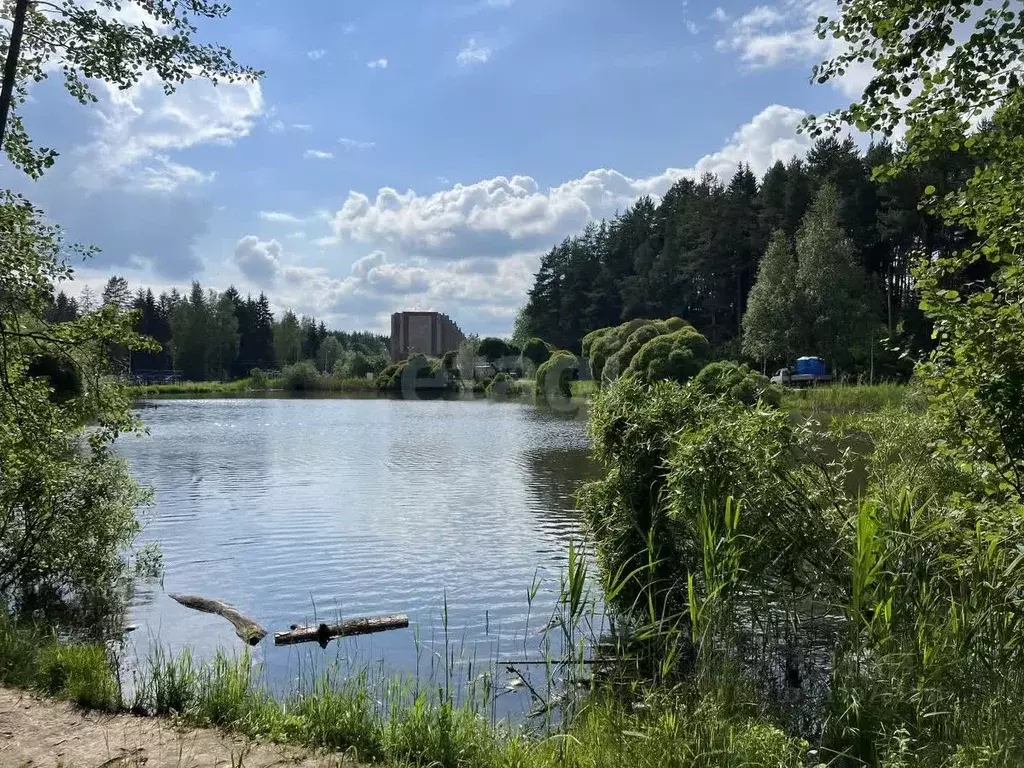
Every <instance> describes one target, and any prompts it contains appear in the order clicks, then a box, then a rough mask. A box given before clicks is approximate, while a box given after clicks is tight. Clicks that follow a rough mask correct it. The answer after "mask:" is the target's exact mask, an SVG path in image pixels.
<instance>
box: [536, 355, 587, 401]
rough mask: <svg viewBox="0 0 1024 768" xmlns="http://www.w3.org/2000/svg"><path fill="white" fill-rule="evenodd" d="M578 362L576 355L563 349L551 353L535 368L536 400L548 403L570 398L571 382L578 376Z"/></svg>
mask: <svg viewBox="0 0 1024 768" xmlns="http://www.w3.org/2000/svg"><path fill="white" fill-rule="evenodd" d="M579 370H580V364H579V360H577V359H576V355H574V354H573V353H572V352H567V351H565V350H564V349H560V350H557V351H555V352H553V353H552V354H551V357H550V358H549V359H548V361H547V362H546V363H544V364H543V365H541V366H540V367H539V368H538V369H537V378H536V379H535V381H534V393H535V394H536V396H537V402H540V403H547V404H548V405H556V404H564V403H566V402H568V401H569V400H570V399H571V398H572V383H573V382H574V381H575V380H576V379H578V378H579Z"/></svg>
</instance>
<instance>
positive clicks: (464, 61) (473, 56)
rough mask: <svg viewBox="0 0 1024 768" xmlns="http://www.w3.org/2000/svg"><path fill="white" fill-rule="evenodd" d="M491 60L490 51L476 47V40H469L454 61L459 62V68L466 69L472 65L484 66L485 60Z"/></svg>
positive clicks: (484, 47)
mask: <svg viewBox="0 0 1024 768" xmlns="http://www.w3.org/2000/svg"><path fill="white" fill-rule="evenodd" d="M490 58H491V49H490V48H488V47H486V46H482V45H478V44H477V42H476V40H474V39H470V41H469V42H468V43H466V45H465V46H464V47H463V48H462V50H461V51H459V54H458V56H456V57H455V60H456V61H457V62H459V66H460V67H468V66H470V65H472V64H486V63H487V60H488V59H490Z"/></svg>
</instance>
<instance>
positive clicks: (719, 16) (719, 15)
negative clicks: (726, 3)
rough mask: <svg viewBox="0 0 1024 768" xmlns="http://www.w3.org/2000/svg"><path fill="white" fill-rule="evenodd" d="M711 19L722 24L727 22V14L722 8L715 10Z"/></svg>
mask: <svg viewBox="0 0 1024 768" xmlns="http://www.w3.org/2000/svg"><path fill="white" fill-rule="evenodd" d="M711 18H712V19H714V20H715V21H717V22H718V23H719V24H723V23H725V22H727V21H728V20H729V14H728V13H726V12H725V9H723V8H715V10H714V13H712V14H711Z"/></svg>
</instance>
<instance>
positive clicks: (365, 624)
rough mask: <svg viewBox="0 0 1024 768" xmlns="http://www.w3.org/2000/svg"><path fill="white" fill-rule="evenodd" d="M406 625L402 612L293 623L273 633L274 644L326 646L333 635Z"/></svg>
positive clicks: (376, 630) (362, 632) (405, 617)
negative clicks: (313, 623) (305, 624)
mask: <svg viewBox="0 0 1024 768" xmlns="http://www.w3.org/2000/svg"><path fill="white" fill-rule="evenodd" d="M408 626H409V617H408V616H406V615H405V614H404V613H397V614H392V615H390V616H364V617H362V618H358V619H346V620H345V621H342V622H339V623H338V624H320V625H319V626H315V627H300V626H298V625H295V624H293V625H292V628H291V629H290V630H288V631H287V632H277V633H276V634H275V635H274V645H295V644H296V643H320V647H321V648H326V647H327V643H328V642H330V640H331V639H332V638H335V637H348V636H349V635H369V634H372V633H373V632H386V631H388V630H389V629H405V628H406V627H408Z"/></svg>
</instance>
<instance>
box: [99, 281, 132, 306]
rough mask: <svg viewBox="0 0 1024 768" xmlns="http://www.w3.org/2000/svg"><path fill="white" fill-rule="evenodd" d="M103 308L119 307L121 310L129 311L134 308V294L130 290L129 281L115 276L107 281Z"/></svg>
mask: <svg viewBox="0 0 1024 768" xmlns="http://www.w3.org/2000/svg"><path fill="white" fill-rule="evenodd" d="M102 301H103V306H105V307H111V306H112V307H117V308H118V309H121V310H128V309H130V308H131V306H132V293H131V290H130V289H129V288H128V281H127V280H125V279H124V278H123V277H120V276H118V275H114V276H113V277H111V278H110V279H109V280H107V284H106V286H104V288H103V296H102Z"/></svg>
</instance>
